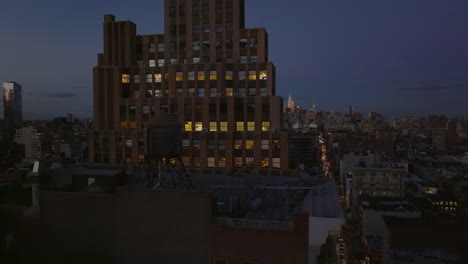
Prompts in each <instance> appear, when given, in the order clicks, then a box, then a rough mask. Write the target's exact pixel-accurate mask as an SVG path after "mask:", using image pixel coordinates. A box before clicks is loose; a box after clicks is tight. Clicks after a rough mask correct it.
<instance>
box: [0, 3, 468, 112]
mask: <svg viewBox="0 0 468 264" xmlns="http://www.w3.org/2000/svg"><path fill="white" fill-rule="evenodd" d="M0 10H1V13H0V43H1V46H0V82H4V81H8V80H15V81H17V82H19V83H20V84H22V85H23V94H24V95H23V102H24V107H23V108H24V110H23V111H24V112H25V117H26V118H50V117H53V116H54V115H61V114H64V113H67V112H71V113H74V114H75V115H78V116H80V117H91V115H92V67H94V66H95V65H96V54H97V53H98V52H101V51H102V25H101V24H102V20H103V15H104V14H108V13H110V14H114V15H116V16H117V19H118V20H132V21H133V22H135V23H136V24H137V27H138V33H139V34H157V33H162V32H163V17H162V16H163V1H162V0H153V1H148V0H132V1H128V0H126V1H123V0H115V1H96V0H94V1H91V0H81V1H75V0H41V1H37V0H15V1H3V2H2V3H1V4H0ZM467 12H468V1H466V0H446V1H442V0H391V1H390V0H382V1H376V0H352V1H349V0H292V1H283V0H282V1H279V0H246V19H247V27H261V26H265V27H266V28H267V30H268V33H269V37H270V60H271V61H273V62H274V63H275V65H276V67H277V87H278V93H279V94H280V95H282V96H287V95H288V94H289V92H290V91H291V92H292V94H293V97H295V99H296V102H297V104H299V105H302V106H304V107H309V106H310V105H311V104H316V105H317V107H318V108H319V109H323V110H330V109H335V110H338V111H345V110H346V109H347V106H348V105H351V104H352V105H355V107H356V109H357V110H358V111H362V112H369V111H377V112H381V113H384V114H386V115H389V116H402V115H406V114H417V115H426V114H431V113H445V114H448V115H455V114H457V115H458V114H462V113H466V112H468V103H467V101H468V100H467V99H468V16H467V15H466V14H467Z"/></svg>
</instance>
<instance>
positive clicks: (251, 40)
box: [250, 38, 257, 48]
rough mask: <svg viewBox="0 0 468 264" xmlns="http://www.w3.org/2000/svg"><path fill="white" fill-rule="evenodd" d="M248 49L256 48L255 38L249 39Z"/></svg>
mask: <svg viewBox="0 0 468 264" xmlns="http://www.w3.org/2000/svg"><path fill="white" fill-rule="evenodd" d="M250 47H251V48H256V47H257V39H256V38H251V39H250Z"/></svg>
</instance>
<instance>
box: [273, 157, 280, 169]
mask: <svg viewBox="0 0 468 264" xmlns="http://www.w3.org/2000/svg"><path fill="white" fill-rule="evenodd" d="M271 166H272V167H273V168H275V169H279V168H281V159H280V158H273V160H272V164H271Z"/></svg>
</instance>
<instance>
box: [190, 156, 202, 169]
mask: <svg viewBox="0 0 468 264" xmlns="http://www.w3.org/2000/svg"><path fill="white" fill-rule="evenodd" d="M192 166H193V167H195V168H200V166H201V162H200V158H198V157H194V158H193V159H192Z"/></svg>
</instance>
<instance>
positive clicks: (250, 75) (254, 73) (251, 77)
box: [249, 71, 257, 80]
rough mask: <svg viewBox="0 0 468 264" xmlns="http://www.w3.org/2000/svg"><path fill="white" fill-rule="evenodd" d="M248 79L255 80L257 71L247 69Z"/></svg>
mask: <svg viewBox="0 0 468 264" xmlns="http://www.w3.org/2000/svg"><path fill="white" fill-rule="evenodd" d="M249 80H257V72H256V71H249Z"/></svg>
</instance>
